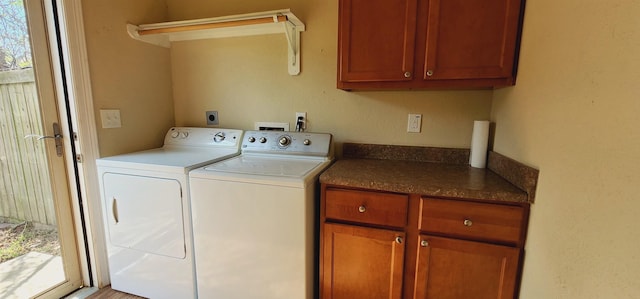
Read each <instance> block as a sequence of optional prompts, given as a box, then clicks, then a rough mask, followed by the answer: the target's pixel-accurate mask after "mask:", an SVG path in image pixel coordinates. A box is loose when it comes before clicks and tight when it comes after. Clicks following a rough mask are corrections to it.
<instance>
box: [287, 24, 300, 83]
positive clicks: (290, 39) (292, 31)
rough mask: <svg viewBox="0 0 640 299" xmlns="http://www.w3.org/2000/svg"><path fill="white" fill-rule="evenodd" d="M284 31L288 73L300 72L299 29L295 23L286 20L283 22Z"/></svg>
mask: <svg viewBox="0 0 640 299" xmlns="http://www.w3.org/2000/svg"><path fill="white" fill-rule="evenodd" d="M284 26H285V29H284V33H285V35H286V37H287V43H288V44H289V47H288V49H287V53H288V58H289V63H288V64H289V75H298V74H300V30H298V29H297V27H296V25H295V24H293V23H291V22H289V21H287V22H285V23H284Z"/></svg>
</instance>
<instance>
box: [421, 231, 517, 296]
mask: <svg viewBox="0 0 640 299" xmlns="http://www.w3.org/2000/svg"><path fill="white" fill-rule="evenodd" d="M519 258H520V250H519V249H518V248H513V247H506V246H499V245H492V244H485V243H478V242H470V241H462V240H456V239H449V238H438V237H432V236H420V240H419V242H418V261H417V269H416V281H415V289H414V296H413V298H415V299H427V298H428V299H436V298H437V299H466V298H474V299H507V298H509V299H512V298H514V293H515V288H516V277H517V272H518V262H519Z"/></svg>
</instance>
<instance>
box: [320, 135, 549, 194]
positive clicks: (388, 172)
mask: <svg viewBox="0 0 640 299" xmlns="http://www.w3.org/2000/svg"><path fill="white" fill-rule="evenodd" d="M427 149H428V150H425V148H419V147H404V146H403V147H396V148H394V147H393V146H391V147H390V146H386V145H385V146H378V145H363V144H348V143H345V144H344V148H343V152H344V154H343V158H341V159H339V160H337V161H336V162H335V163H334V164H333V165H332V166H331V167H330V168H328V169H327V170H326V171H325V172H324V173H322V175H321V176H320V182H321V183H324V184H331V185H340V186H345V187H353V188H365V189H371V190H379V191H388V192H398V193H410V194H420V195H426V196H435V197H455V198H467V199H478V200H499V201H511V202H532V199H533V198H532V197H531V196H530V195H531V194H530V192H528V191H529V190H527V191H525V190H524V189H527V188H529V186H525V187H526V188H523V187H522V186H520V188H519V187H517V186H516V185H514V184H512V182H510V181H508V180H506V179H505V178H504V175H503V176H501V175H499V174H498V173H496V172H494V171H492V170H491V169H478V168H473V167H470V166H469V165H467V164H466V163H464V162H462V161H460V159H456V160H455V161H447V159H448V158H447V157H452V156H463V157H464V155H465V154H466V155H467V156H466V157H467V158H466V159H468V150H464V149H462V150H461V149H438V148H427ZM381 151H382V152H383V153H384V155H381ZM420 153H422V154H424V153H428V154H429V155H430V157H427V158H424V155H420V156H421V157H423V158H420V159H415V158H413V157H415V156H417V154H420ZM385 157H386V159H385ZM443 157H444V158H443ZM490 158H493V161H492V160H491V159H490V162H493V163H494V164H495V163H498V165H500V166H502V165H504V164H505V163H503V160H505V159H502V157H501V156H499V157H498V158H497V159H496V156H495V155H494V156H493V157H491V156H490ZM434 161H435V162H434ZM506 163H507V165H509V164H508V163H517V162H515V161H512V160H509V159H508V158H506ZM517 166H521V165H517ZM500 169H516V168H515V167H501V168H500ZM519 174H520V173H517V174H513V173H509V175H510V176H511V177H519ZM507 177H509V176H507ZM516 183H518V182H516ZM535 183H537V170H535ZM533 190H535V184H534V186H533Z"/></svg>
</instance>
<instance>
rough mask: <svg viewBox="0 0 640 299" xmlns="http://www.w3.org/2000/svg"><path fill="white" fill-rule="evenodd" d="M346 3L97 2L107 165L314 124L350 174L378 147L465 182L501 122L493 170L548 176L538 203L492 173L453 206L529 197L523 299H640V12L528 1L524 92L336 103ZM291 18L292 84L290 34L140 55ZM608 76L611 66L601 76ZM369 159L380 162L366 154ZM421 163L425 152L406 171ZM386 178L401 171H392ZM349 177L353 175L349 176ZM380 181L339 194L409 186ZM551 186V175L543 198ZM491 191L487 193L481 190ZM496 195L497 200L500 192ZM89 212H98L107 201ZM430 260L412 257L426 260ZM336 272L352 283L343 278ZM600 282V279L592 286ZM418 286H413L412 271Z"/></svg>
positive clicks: (516, 243) (413, 93)
mask: <svg viewBox="0 0 640 299" xmlns="http://www.w3.org/2000/svg"><path fill="white" fill-rule="evenodd" d="M341 2H344V1H338V0H335V1H326V0H275V1H258V0H243V1H197V0H136V1H127V0H116V1H107V0H96V1H82V16H83V22H84V30H85V32H84V36H85V39H86V50H87V53H86V54H87V58H88V70H89V73H88V77H89V79H90V82H91V96H92V104H93V109H94V111H93V112H94V115H95V120H96V127H97V140H98V144H99V153H100V156H101V157H109V156H114V155H120V154H125V153H131V152H136V151H141V150H147V149H152V148H157V147H160V146H162V145H163V141H164V140H165V134H166V133H167V131H168V130H169V129H170V128H172V127H208V128H230V129H239V130H244V131H248V130H254V129H255V128H256V122H274V123H287V124H289V126H290V128H294V127H295V125H296V121H297V114H296V113H298V112H304V113H306V119H305V121H306V131H307V132H317V133H329V134H331V136H332V142H333V147H334V153H335V157H336V158H337V160H341V159H342V158H343V156H347V157H352V156H350V155H353V154H354V153H358V154H363V153H364V154H363V155H364V156H366V154H371V152H372V151H379V152H377V153H380V152H381V153H386V152H385V149H386V148H382V149H381V148H378V147H375V146H378V145H379V146H402V147H412V148H413V147H420V148H438V149H447V150H451V151H447V152H446V154H443V155H445V156H446V155H449V156H456V157H458V158H457V160H460V161H462V162H460V164H464V165H465V167H466V166H467V164H468V163H467V161H463V160H465V159H466V158H468V150H469V148H470V147H471V145H472V138H473V134H474V121H476V120H490V121H491V123H492V131H491V135H490V142H489V145H488V146H489V149H490V150H493V151H495V153H497V154H498V155H500V156H493V154H492V156H490V158H491V157H493V158H494V159H495V158H496V157H499V159H502V160H500V161H508V162H507V164H509V163H511V162H509V161H515V162H516V163H518V164H515V165H518V166H523V168H525V169H535V170H539V171H540V183H539V185H537V189H535V187H534V189H533V190H525V191H527V192H528V193H527V192H525V191H523V190H524V189H523V188H521V186H520V185H518V182H515V183H514V182H513V181H511V180H510V181H509V183H506V180H504V181H503V180H502V179H501V178H498V177H497V176H496V177H495V178H494V177H493V176H494V175H495V174H494V173H493V172H492V171H489V170H487V173H491V174H489V175H487V176H488V178H487V176H482V175H480V176H478V175H476V174H477V172H475V170H473V169H472V170H470V172H469V173H467V172H464V174H463V175H461V176H463V177H465V179H466V180H469V186H471V187H469V188H468V189H469V190H471V191H469V190H466V191H469V192H471V193H463V194H451V193H447V194H445V195H440V197H447V196H454V197H455V196H462V197H465V199H468V198H471V199H474V200H475V199H486V198H483V197H487V198H488V197H491V196H493V195H486V194H479V193H473V192H475V191H477V188H488V187H487V185H483V183H486V182H491V183H495V182H498V183H496V184H497V185H498V186H499V187H500V188H503V189H500V190H512V188H515V189H522V190H519V191H518V190H515V189H513V190H515V191H513V192H511V191H509V192H507V193H506V194H511V195H513V194H515V195H514V196H516V197H517V198H516V201H518V200H521V197H526V198H525V199H522V201H523V202H526V204H527V206H526V208H523V207H524V205H521V203H520V202H518V203H517V204H510V203H507V206H509V208H513V207H514V206H517V208H522V209H521V210H518V212H517V213H515V212H512V211H511V210H509V209H508V210H509V211H508V212H506V213H507V214H509V215H514V214H517V215H518V217H520V218H518V219H519V220H518V221H520V220H522V219H524V220H523V221H524V222H525V223H524V226H522V225H521V224H522V223H521V222H518V225H519V226H518V227H517V229H518V233H517V234H515V235H516V236H515V237H513V238H512V239H508V238H507V240H506V241H505V239H501V237H500V238H497V241H496V239H491V240H489V241H491V242H493V243H496V244H499V245H501V246H502V245H504V246H507V247H510V248H512V249H514V248H515V249H517V250H523V251H522V252H526V259H524V258H523V257H524V255H522V253H520V254H521V255H518V257H517V258H516V261H517V262H516V264H517V267H516V268H517V271H519V273H520V274H518V275H513V276H514V277H517V279H518V280H519V281H518V282H517V283H516V286H514V287H513V288H512V289H514V292H515V294H516V295H515V297H518V296H519V297H520V298H606V297H608V296H610V297H611V298H613V297H615V298H630V297H632V296H633V295H632V294H637V293H638V292H640V289H638V286H637V284H636V283H635V282H634V281H632V280H629V279H628V277H637V276H638V274H639V272H638V269H640V265H638V261H639V260H640V259H638V258H637V257H638V254H637V246H638V244H640V243H639V242H640V238H638V235H637V233H635V232H634V230H633V229H631V226H629V223H633V221H634V219H635V218H634V217H635V216H634V215H632V213H631V212H630V211H635V210H637V209H638V207H639V206H638V203H637V200H635V198H636V195H637V191H638V190H637V187H632V186H631V185H634V184H633V182H635V181H637V178H638V176H637V173H636V172H637V171H636V170H635V167H634V166H632V165H630V164H633V163H629V161H637V160H638V159H640V156H638V153H639V152H640V150H638V148H639V145H638V143H637V140H640V135H639V134H638V130H637V128H638V127H640V123H639V122H638V120H637V117H636V114H634V113H637V112H638V111H640V106H638V101H637V94H636V93H635V92H634V91H633V90H636V89H637V88H635V84H637V78H639V76H640V73H639V72H638V69H640V65H638V63H637V59H633V57H635V56H634V55H635V54H634V53H637V52H638V51H640V45H639V44H638V43H637V42H634V41H637V40H639V36H640V31H638V29H637V28H639V27H638V26H637V18H635V16H636V15H637V13H639V12H640V7H638V5H637V3H632V2H633V1H624V0H616V1H615V2H616V3H618V4H619V5H605V4H596V3H583V2H582V1H577V0H568V1H562V3H558V2H557V1H550V0H543V1H537V2H533V1H528V2H530V3H526V4H527V7H526V10H525V13H524V15H525V18H524V19H523V20H521V23H520V24H519V26H520V30H521V36H522V41H521V44H519V47H520V49H519V50H520V52H519V57H516V58H517V59H519V64H518V65H517V72H518V77H517V82H516V83H515V85H514V86H502V87H501V88H495V89H493V88H475V87H473V88H434V89H429V88H420V89H417V90H413V89H411V90H410V89H409V88H384V89H380V90H371V89H367V90H345V89H340V88H337V74H338V73H339V61H338V59H337V57H338V54H339V53H338V31H339V28H338V26H339V14H338V11H339V5H340V3H341ZM417 2H418V3H424V2H425V1H420V0H419V1H417ZM441 2H442V1H441ZM407 3H414V2H412V1H407ZM522 3H524V1H522ZM421 5H423V4H421ZM605 6H606V7H605ZM280 9H290V11H291V12H292V13H294V14H295V16H296V17H297V18H298V19H299V20H301V21H302V23H304V27H305V30H304V31H302V32H301V33H300V47H299V49H298V50H299V55H300V65H299V67H300V72H299V74H291V73H290V72H289V71H288V66H289V65H290V64H291V61H290V56H289V47H290V41H288V38H290V37H287V35H286V34H262V35H252V36H237V37H227V38H211V39H197V40H188V41H173V42H171V45H170V47H168V48H167V47H163V46H158V45H154V44H150V43H146V42H143V41H140V40H137V39H134V38H132V37H131V36H130V35H129V34H128V32H127V25H128V24H131V25H141V24H152V23H162V22H172V21H182V20H196V19H203V18H213V17H221V16H230V15H240V14H250V13H256V12H264V11H271V10H280ZM587 16H589V18H587ZM391 17H394V16H391ZM396 17H397V16H396ZM590 18H595V20H593V19H590ZM583 26H585V28H583ZM585 32H589V35H586V33H585ZM516 56H518V55H516ZM603 57H604V58H603ZM421 59H424V58H421ZM602 61H606V63H604V64H600V63H603V62H602ZM612 69H615V72H614V71H613V70H612ZM407 76H411V74H408V75H407ZM634 80H635V81H634ZM101 110H117V111H118V112H119V119H120V124H119V126H117V127H115V128H105V127H103V126H102V122H101ZM207 111H217V115H218V125H215V126H208V125H207V114H206V112H207ZM410 114H411V115H416V114H417V115H420V117H421V123H420V125H419V126H418V128H417V129H418V130H417V132H415V131H413V132H409V130H408V129H409V128H408V124H407V116H408V115H410ZM595 119H598V120H599V121H594V120H595ZM409 126H410V124H409ZM362 144H364V145H366V146H372V148H373V149H372V148H369V147H361V146H360V145H362ZM459 150H463V152H460V151H459ZM403 153H404V152H403ZM419 153H420V154H421V155H422V154H423V152H419ZM439 153H440V152H439ZM612 153H614V154H612ZM413 154H415V152H410V154H407V155H409V156H410V155H413ZM407 155H405V156H403V157H402V158H405V157H406V156H407ZM465 155H466V156H465ZM501 155H504V158H503V156H501ZM449 156H448V157H449ZM461 156H462V157H463V158H460V157H461ZM367 157H369V158H371V157H373V155H370V156H367ZM376 157H379V156H376ZM374 158H375V157H374ZM512 159H513V160H512ZM493 161H494V162H495V160H493ZM385 165H387V166H388V169H392V168H393V164H392V163H389V164H385ZM509 165H514V164H509ZM493 166H495V164H494V165H493ZM406 167H408V168H411V167H412V166H411V165H406ZM348 168H349V167H346V166H345V171H348ZM498 168H499V167H498ZM358 169H359V168H358ZM371 169H372V168H365V170H371ZM433 169H434V168H429V170H433ZM334 170H335V169H334ZM416 171H424V169H422V170H420V169H416ZM371 172H376V173H379V174H380V175H382V177H384V178H388V179H389V180H387V181H385V182H379V185H376V182H375V181H367V182H364V181H358V179H359V178H363V177H366V176H365V175H364V174H366V173H367V172H366V171H363V172H362V173H358V174H357V175H356V176H355V177H351V176H346V175H345V176H342V175H344V173H342V174H341V176H339V177H336V176H333V177H325V179H326V182H331V183H330V184H333V185H334V187H335V185H339V184H340V183H343V182H344V181H341V179H344V178H348V179H349V182H350V183H353V184H359V185H357V186H356V187H354V189H358V191H362V190H365V189H367V188H368V187H371V188H373V187H376V186H381V187H380V188H386V187H389V186H382V185H384V184H385V183H387V185H389V184H391V183H389V182H390V181H392V180H393V179H396V178H397V177H400V176H402V175H403V174H402V173H394V174H397V176H396V177H395V178H394V177H393V176H391V175H389V174H390V173H393V172H385V171H384V170H380V169H375V171H371ZM420 173H421V174H424V173H423V172H420ZM385 175H386V176H385ZM479 177H481V179H478V178H479ZM420 178H425V177H422V176H421V177H420ZM427 178H428V179H431V177H427ZM537 179H538V177H537V172H536V183H537ZM422 182H424V181H422ZM478 182H480V183H478ZM365 184H369V185H368V186H366V185H365ZM480 185H482V187H478V186H480ZM534 185H535V184H534ZM354 186H355V185H354ZM492 186H496V185H491V186H489V187H492ZM514 186H516V187H514ZM634 186H635V185H634ZM525 189H526V188H525ZM379 190H380V189H378V191H379ZM412 190H413V191H412V192H406V193H407V194H409V195H408V196H407V199H406V200H407V201H408V202H409V204H408V205H409V208H408V209H409V211H414V210H411V209H412V208H411V207H413V206H414V204H415V206H416V207H418V203H417V202H418V201H419V200H422V199H420V198H418V196H416V195H415V194H417V193H414V191H415V192H418V191H420V193H421V194H427V193H429V192H431V191H430V190H426V189H412ZM416 190H418V191H416ZM474 190H475V191H474ZM386 191H388V190H386ZM466 191H465V192H466ZM323 192H325V193H323V194H324V195H323V196H324V197H326V198H328V199H331V198H334V199H336V198H338V199H339V200H341V199H342V197H339V196H345V197H344V198H351V197H348V196H350V195H344V194H351V193H349V192H344V190H342V189H340V190H336V189H331V188H325V189H323ZM389 192H390V193H394V192H395V193H399V192H397V191H389ZM518 192H521V193H522V194H520V193H518ZM531 192H533V193H535V196H536V198H537V199H536V202H535V204H533V201H532V199H531V200H529V197H527V196H531V194H532V193H531ZM395 193H394V194H395ZM525 193H526V194H525ZM358 194H360V193H358ZM367 194H369V193H367ZM332 196H333V197H332ZM376 196H377V195H376ZM324 197H323V198H324ZM374 197H375V196H374ZM436 197H438V196H436ZM376 198H377V197H376ZM385 198H386V197H385ZM429 200H431V199H429ZM89 201H90V203H93V204H94V205H96V204H97V203H98V202H99V199H89ZM425 201H426V200H425ZM429 202H430V203H431V202H432V201H429ZM433 202H437V203H439V202H438V201H437V200H435V201H433ZM529 204H531V205H530V209H531V212H530V215H529ZM446 205H447V203H443V206H442V207H443V208H442V209H446V207H447V206H446ZM474 207H475V206H474ZM367 208H368V207H364V206H354V209H355V210H356V211H359V210H361V211H362V212H359V213H364V211H365V210H367ZM385 209H387V210H385V211H392V210H393V207H387V206H385ZM398 209H406V207H398ZM337 210H339V208H338V209H337ZM479 210H482V208H479ZM327 212H328V213H329V214H330V213H331V211H327ZM334 212H335V211H334ZM436 212H437V211H436ZM324 213H325V212H324V211H323V214H322V217H323V218H321V219H323V220H322V221H325V220H326V224H327V225H328V226H327V227H331V228H332V229H333V226H332V225H334V224H335V223H332V221H335V219H338V218H339V217H337V216H335V215H334V216H331V215H329V214H324ZM354 213H355V212H354ZM412 213H413V212H410V214H408V216H406V217H407V218H406V219H407V221H408V222H406V223H401V224H388V223H382V224H380V223H376V222H375V221H373V222H369V223H367V225H372V226H373V227H376V228H380V227H383V228H389V227H394V228H396V230H402V229H404V230H406V231H407V232H408V234H418V233H419V232H418V231H419V229H416V228H414V227H413V226H411V225H412V223H413V222H410V221H414V220H415V221H416V223H418V222H417V221H418V220H417V219H418V217H419V216H418V213H417V212H415V213H413V214H412ZM511 213H513V214H511ZM100 215H102V214H100ZM356 215H360V214H357V213H356ZM403 215H404V214H403ZM347 216H349V215H347ZM351 216H353V215H351ZM427 216H428V212H424V214H421V216H420V217H427ZM332 217H335V218H332ZM345 217H346V216H345ZM412 217H413V218H412ZM529 217H530V220H529ZM345 219H346V220H345ZM94 220H95V219H94ZM467 220H468V221H467ZM318 221H320V220H318ZM340 221H342V222H340V223H339V224H345V223H347V224H348V223H354V222H357V221H352V220H350V218H344V219H341V220H340ZM363 222H366V221H363ZM372 223H373V224H372ZM473 223H474V222H473V221H471V220H469V219H464V221H460V224H461V226H462V225H463V224H464V227H467V228H468V227H472V225H473ZM475 223H476V224H478V223H479V222H475ZM255 225H260V224H259V223H256V224H255ZM323 225H324V224H323ZM416 225H417V224H416ZM415 227H418V226H415ZM475 227H477V225H476V226H475ZM420 229H423V228H422V227H421V228H420ZM336 231H339V232H342V231H341V230H340V229H338V230H336ZM420 232H422V231H420ZM430 233H432V234H435V235H438V234H437V233H433V232H430ZM351 234H355V233H351ZM410 236H413V235H410ZM525 236H526V238H527V240H526V243H525V242H524V237H525ZM398 237H400V236H393V240H394V241H393V242H394V245H393V246H405V245H406V246H407V248H409V246H413V245H415V246H413V247H415V248H418V247H419V246H424V247H427V246H429V244H437V242H439V240H440V241H441V239H438V238H436V239H435V240H436V241H432V240H426V239H418V238H417V237H416V238H413V239H412V240H411V241H408V240H409V239H408V238H407V239H405V238H400V239H397V238H398ZM422 241H424V242H422ZM474 241H475V240H474ZM483 241H486V240H483ZM408 242H409V243H408ZM410 242H413V243H410ZM434 242H435V243H434ZM398 244H400V245H398ZM347 247H348V246H347ZM413 247H412V248H413ZM394 248H395V247H394ZM415 248H414V249H407V250H413V251H407V252H412V253H416V252H415V251H419V249H415ZM519 252H520V251H519ZM626 257H628V258H629V259H627V258H626ZM419 258H420V254H419V253H416V254H414V256H413V257H411V258H410V259H409V260H407V261H413V262H415V263H413V264H414V265H413V266H407V267H409V268H410V267H418V266H417V264H418V261H419ZM345 264H346V262H345ZM406 264H407V265H408V264H411V263H409V262H407V263H406ZM334 266H335V267H336V269H339V268H338V267H339V266H340V265H334ZM594 269H597V271H598V273H599V274H598V275H593V270H594ZM403 271H405V272H404V273H409V272H410V271H409V270H407V268H405V269H403ZM327 275H328V274H327ZM625 277H627V278H625ZM404 279H405V280H406V281H408V280H407V278H406V277H405V278H404ZM401 280H402V279H401ZM99 281H102V282H108V279H105V278H104V277H103V278H102V280H99ZM407 283H408V282H405V285H407ZM400 285H402V283H400ZM409 285H410V286H413V284H409ZM100 286H104V285H100ZM410 292H411V290H404V291H403V292H401V293H402V294H405V295H402V296H404V297H402V298H409V297H410V296H409V295H407V294H408V293H410ZM518 294H519V295H518ZM612 294H614V295H612ZM335 298H338V297H335ZM339 298H347V297H339ZM393 298H400V297H393ZM425 298H426V297H425ZM429 298H432V297H429Z"/></svg>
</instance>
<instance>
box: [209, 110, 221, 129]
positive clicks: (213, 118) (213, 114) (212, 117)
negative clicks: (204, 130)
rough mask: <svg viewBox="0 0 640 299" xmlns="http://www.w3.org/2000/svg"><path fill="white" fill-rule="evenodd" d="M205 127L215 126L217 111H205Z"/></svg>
mask: <svg viewBox="0 0 640 299" xmlns="http://www.w3.org/2000/svg"><path fill="white" fill-rule="evenodd" d="M206 114H207V126H215V125H217V124H218V123H219V120H218V111H207V113H206Z"/></svg>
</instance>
